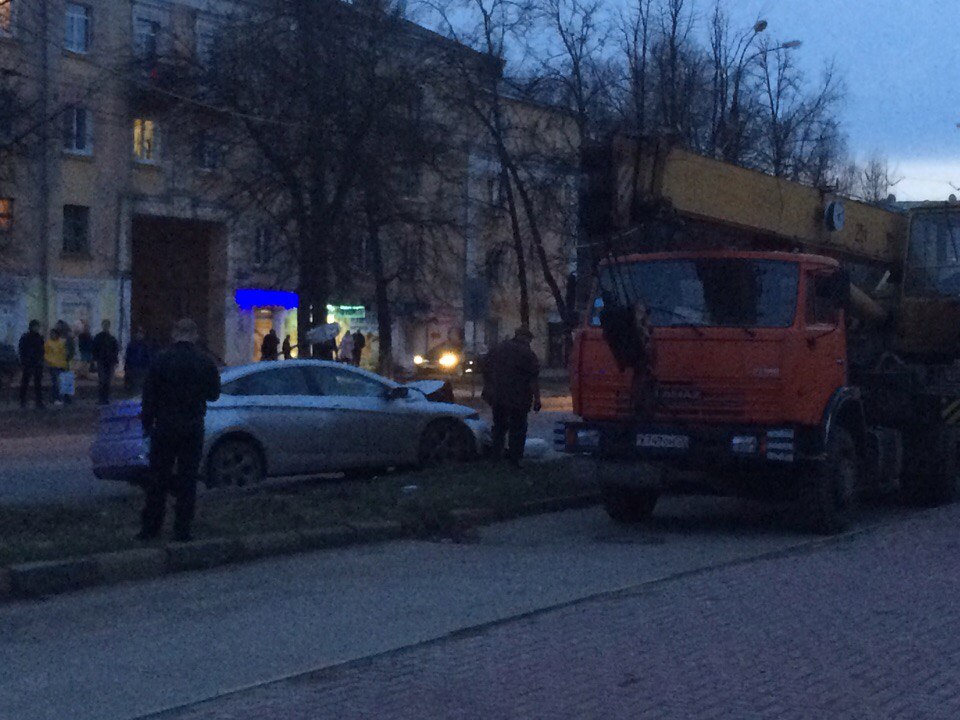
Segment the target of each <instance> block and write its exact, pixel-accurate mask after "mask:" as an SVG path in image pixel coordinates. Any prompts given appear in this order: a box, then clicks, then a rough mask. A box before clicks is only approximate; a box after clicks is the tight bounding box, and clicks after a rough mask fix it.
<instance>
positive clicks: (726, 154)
mask: <svg viewBox="0 0 960 720" xmlns="http://www.w3.org/2000/svg"><path fill="white" fill-rule="evenodd" d="M766 28H767V21H766V20H759V21H758V22H757V23H756V24H755V25H754V26H753V34H752V35H751V36H750V38H749V39H748V40H747V41H746V42H745V43H743V48H742V49H741V50H740V58H739V60H738V61H737V66H736V70H735V71H734V75H733V99H732V100H731V102H730V123H729V125H730V126H731V129H733V130H734V131H735V130H736V128H737V126H738V125H739V119H740V118H739V115H740V84H741V82H742V80H743V73H744V71H745V70H746V69H747V67H748V66H749V64H750V63H752V62H753V61H754V60H756V59H757V58H759V57H762V56H764V55H767V54H769V53H772V52H776V51H777V50H794V49H796V48H798V47H800V46H801V45H802V44H803V43H802V41H800V40H788V41H786V42H782V43H780V44H779V45H775V46H773V47H768V48H761V49H760V50H757V51H756V52H755V53H753V54H752V55H750V56H747V50H749V49H750V46H751V45H752V44H753V41H754V39H755V38H756V37H757V35H759V34H760V33H761V32H763V31H764V30H766ZM739 137H740V136H739V133H738V132H735V133H734V135H733V137H732V138H731V141H730V142H725V143H724V147H723V153H722V154H723V159H724V160H727V161H732V162H735V161H737V160H739V154H740V141H739ZM734 141H735V144H734Z"/></svg>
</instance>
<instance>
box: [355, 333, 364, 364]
mask: <svg viewBox="0 0 960 720" xmlns="http://www.w3.org/2000/svg"><path fill="white" fill-rule="evenodd" d="M366 346H367V339H366V338H365V337H364V336H363V333H362V332H360V330H359V328H358V329H357V331H356V332H355V333H354V334H353V364H354V365H356V366H357V367H360V360H361V358H362V357H363V349H364V348H365V347H366Z"/></svg>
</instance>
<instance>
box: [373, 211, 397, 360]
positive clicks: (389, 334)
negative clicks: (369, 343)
mask: <svg viewBox="0 0 960 720" xmlns="http://www.w3.org/2000/svg"><path fill="white" fill-rule="evenodd" d="M368 222H369V228H368V234H367V242H369V243H370V254H371V256H372V257H371V259H372V261H373V279H374V298H373V302H374V306H375V307H376V308H377V334H378V335H379V336H380V354H379V357H378V358H377V372H379V373H380V374H381V375H384V376H386V377H393V315H392V313H391V311H390V295H389V293H388V290H389V281H388V280H387V278H386V276H385V275H384V272H383V247H382V245H381V243H380V228H379V227H378V226H377V224H376V222H375V221H373V220H372V219H370V218H368Z"/></svg>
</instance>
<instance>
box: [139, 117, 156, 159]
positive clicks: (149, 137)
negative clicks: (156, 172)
mask: <svg viewBox="0 0 960 720" xmlns="http://www.w3.org/2000/svg"><path fill="white" fill-rule="evenodd" d="M133 158H134V160H136V161H137V162H139V163H145V164H147V165H155V164H157V163H158V162H160V127H159V125H158V124H157V123H156V121H154V120H147V119H145V118H137V119H136V120H134V121H133Z"/></svg>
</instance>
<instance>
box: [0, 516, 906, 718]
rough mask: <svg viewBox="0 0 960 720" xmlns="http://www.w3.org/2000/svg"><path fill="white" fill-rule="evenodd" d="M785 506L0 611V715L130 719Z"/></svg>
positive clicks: (775, 526)
mask: <svg viewBox="0 0 960 720" xmlns="http://www.w3.org/2000/svg"><path fill="white" fill-rule="evenodd" d="M785 512H786V511H785V510H782V509H779V508H775V507H768V506H759V505H754V504H749V503H740V502H736V501H729V500H706V499H684V500H679V499H676V500H669V501H666V502H665V503H664V504H663V507H662V508H660V509H658V519H657V521H656V522H655V523H654V524H653V525H652V526H650V527H649V528H646V529H642V530H641V529H622V528H618V527H616V526H614V525H612V524H611V523H610V522H609V521H608V520H607V518H606V517H605V515H604V514H603V513H602V511H600V510H599V509H593V510H587V511H576V512H566V513H557V514H553V515H546V516H540V517H536V518H528V519H525V520H521V521H514V522H509V523H502V524H499V525H496V526H493V527H490V528H485V529H484V530H483V532H482V538H481V541H480V542H479V543H477V544H470V545H454V544H437V543H428V542H412V541H403V542H395V543H389V544H384V545H378V546H369V547H361V548H353V549H344V550H338V551H328V552H319V553H311V554H304V555H299V556H294V557H287V558H281V559H273V560H269V561H262V562H257V563H251V564H246V565H238V566H233V567H228V568H222V569H219V570H214V571H209V572H206V573H188V574H183V575H179V576H175V577H169V578H163V579H158V580H153V581H149V582H143V583H138V584H129V585H125V586H117V587H109V588H98V589H91V590H89V591H85V592H81V593H77V594H74V595H68V596H61V597H56V598H51V599H49V600H47V601H44V602H37V603H16V604H10V605H7V606H0V668H3V671H2V672H0V698H2V700H0V718H3V720H40V719H45V718H50V719H54V718H55V719H57V720H61V719H62V718H64V717H70V718H72V719H74V720H98V719H100V718H104V719H106V718H110V719H111V720H116V719H117V718H129V717H133V716H137V715H140V714H145V713H148V712H150V711H155V710H159V709H162V708H165V707H171V706H177V705H182V704H184V703H190V702H195V701H198V700H201V699H204V698H209V697H211V696H214V695H217V694H218V693H222V692H225V691H228V690H232V689H236V688H242V687H246V686H249V685H251V684H256V683H261V682H263V681H265V680H270V679H275V678H281V677H285V676H289V675H291V674H296V673H302V672H305V671H308V670H311V669H315V668H320V667H326V666H330V665H334V664H337V663H342V662H345V661H350V660H355V659H357V658H363V657H367V656H369V655H372V654H375V653H380V652H384V651H387V650H391V649H396V648H400V647H404V646H408V645H410V644H412V643H417V642H421V641H424V640H428V639H431V638H437V637H440V636H443V635H444V634H446V633H450V632H452V631H455V630H458V629H462V628H467V627H471V626H476V625H478V624H480V623H487V622H490V621H495V620H501V619H504V618H510V617H514V616H516V615H518V614H522V613H527V612H530V611H533V610H537V609H540V608H545V607H550V606H553V605H556V604H559V603H567V602H570V601H574V600H577V599H580V598H583V597H586V596H589V595H592V594H595V593H599V592H605V591H610V590H615V589H619V588H626V587H631V586H635V585H636V584H638V583H643V582H649V581H652V580H656V579H658V578H663V577H666V576H670V575H672V574H675V573H680V572H686V571H691V570H696V569H700V568H705V567H711V566H715V565H717V564H718V563H723V562H728V561H731V560H737V559H744V558H750V557H755V556H756V555H758V554H761V553H765V552H770V551H775V550H780V549H784V548H789V547H793V546H796V545H798V544H804V543H808V542H810V540H811V539H810V538H809V537H807V536H804V535H802V534H799V533H798V532H797V531H796V530H795V529H793V528H791V527H790V525H789V518H788V517H786V516H785V514H784V513H785ZM903 516H904V513H903V512H902V511H899V510H891V509H877V510H873V511H871V512H868V513H867V514H866V515H865V516H864V518H863V520H862V522H863V523H865V524H869V523H871V522H877V521H883V522H899V521H900V518H902V517H903ZM779 582H780V580H779V579H777V578H775V577H765V578H764V579H763V581H762V582H754V583H753V585H752V586H751V587H753V588H754V589H756V590H759V589H761V586H765V585H767V584H769V585H771V586H774V587H776V586H777V585H778V583H779ZM697 612H699V610H698V611H697ZM658 622H660V621H658ZM555 641H556V642H561V643H562V642H563V640H562V637H560V636H558V637H557V638H555ZM534 659H535V658H533V657H531V662H533V661H534ZM495 674H496V673H495V669H491V668H489V667H488V668H486V669H484V670H483V673H482V675H481V676H482V677H484V678H486V679H491V680H492V678H493V677H494V676H495ZM357 677H358V678H360V675H359V674H358V675H357ZM217 712H219V711H217ZM255 716H256V715H252V716H250V717H255ZM432 716H435V715H434V714H431V713H428V714H427V715H425V717H432ZM214 717H221V715H219V714H215V715H214ZM288 717H298V716H297V715H296V714H293V715H290V716H288ZM299 717H311V718H312V717H322V715H317V714H314V713H307V714H306V715H303V714H301V715H299ZM370 717H381V715H380V714H378V713H372V714H371V715H370Z"/></svg>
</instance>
